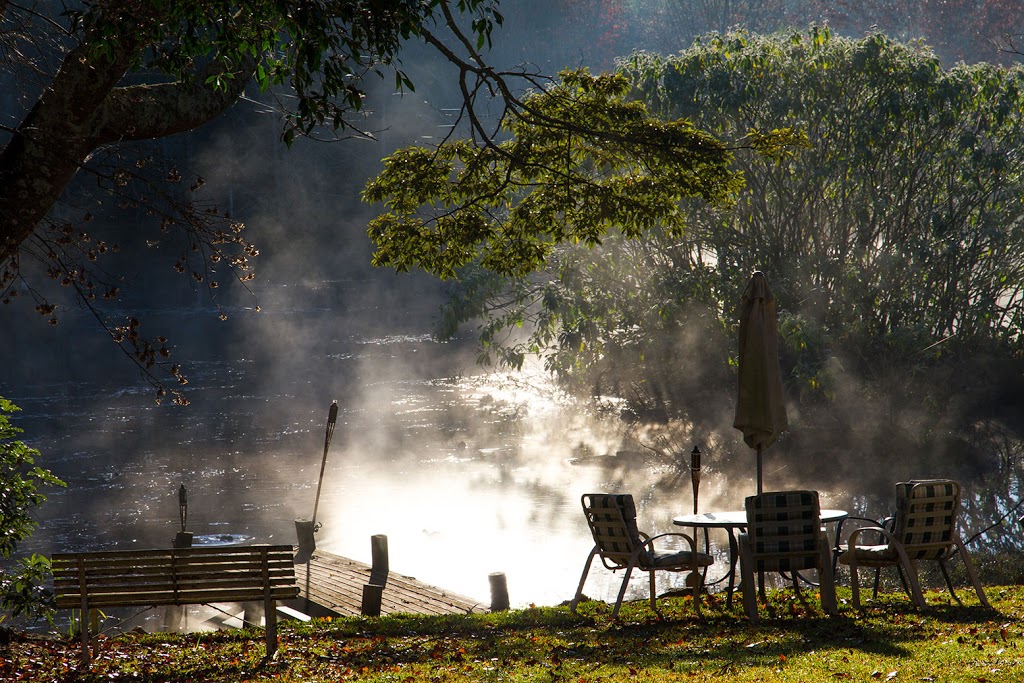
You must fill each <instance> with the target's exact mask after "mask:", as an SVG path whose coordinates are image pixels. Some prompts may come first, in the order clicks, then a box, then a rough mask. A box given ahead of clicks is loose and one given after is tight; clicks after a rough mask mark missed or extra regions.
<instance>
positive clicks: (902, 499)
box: [893, 479, 960, 560]
mask: <svg viewBox="0 0 1024 683" xmlns="http://www.w3.org/2000/svg"><path fill="white" fill-rule="evenodd" d="M959 514H960V484H959V483H958V482H956V481H953V480H952V479H924V480H913V481H903V482H900V483H898V484H896V520H895V525H894V527H893V536H894V537H895V538H896V540H897V541H899V542H900V543H902V544H903V547H904V548H905V549H906V551H907V556H908V557H910V559H912V560H937V559H943V558H945V557H946V556H948V555H949V553H950V552H952V550H953V541H954V538H955V535H956V525H957V517H958V515H959Z"/></svg>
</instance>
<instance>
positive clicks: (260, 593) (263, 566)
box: [52, 545, 299, 609]
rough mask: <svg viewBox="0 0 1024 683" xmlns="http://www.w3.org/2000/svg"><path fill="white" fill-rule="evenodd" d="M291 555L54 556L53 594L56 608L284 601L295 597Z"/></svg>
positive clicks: (231, 551)
mask: <svg viewBox="0 0 1024 683" xmlns="http://www.w3.org/2000/svg"><path fill="white" fill-rule="evenodd" d="M293 556H294V549H293V548H292V547H291V546H290V545H248V546H222V547H213V548H168V549H159V550H109V551H102V552H92V553H56V554H54V555H53V557H52V566H53V579H54V592H55V594H56V603H57V607H58V608H61V609H78V608H81V607H83V605H85V604H87V605H88V607H89V608H90V609H92V608H102V607H119V606H120V607H130V606H138V607H148V606H153V605H196V604H206V603H211V602H248V601H255V600H268V599H272V600H287V599H290V598H294V597H296V596H297V595H298V594H299V587H298V586H297V585H296V583H295V563H294V559H293ZM83 598H84V600H83Z"/></svg>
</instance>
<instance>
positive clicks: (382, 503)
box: [0, 276, 1016, 607]
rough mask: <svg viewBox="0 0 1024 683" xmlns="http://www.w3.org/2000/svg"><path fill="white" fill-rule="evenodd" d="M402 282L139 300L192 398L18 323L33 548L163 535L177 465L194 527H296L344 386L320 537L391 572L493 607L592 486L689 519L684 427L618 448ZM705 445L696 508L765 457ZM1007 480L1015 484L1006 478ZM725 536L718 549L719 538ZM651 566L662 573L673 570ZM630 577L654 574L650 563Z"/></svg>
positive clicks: (14, 339)
mask: <svg viewBox="0 0 1024 683" xmlns="http://www.w3.org/2000/svg"><path fill="white" fill-rule="evenodd" d="M392 277H393V276H392ZM422 289H423V288H422V287H420V286H419V285H417V281H416V280H413V281H412V286H411V290H413V291H422ZM408 291H410V285H409V281H402V282H400V283H399V284H397V285H396V284H395V282H394V281H392V280H391V279H390V278H388V277H377V278H376V279H371V280H362V279H355V280H351V281H346V280H311V281H307V282H288V283H282V284H277V285H267V286H266V287H265V288H263V290H262V291H260V292H259V300H260V305H261V308H262V312H259V313H257V312H255V310H254V309H253V308H251V307H246V306H238V307H235V308H231V309H229V310H228V311H227V312H228V313H229V320H228V322H220V321H219V320H217V315H216V311H215V310H214V309H212V308H208V307H207V308H204V307H202V306H199V305H195V304H192V305H189V304H183V305H181V306H169V307H166V308H161V309H153V310H149V311H146V312H144V313H143V319H144V320H145V324H146V325H147V326H150V327H151V328H152V329H154V330H162V329H167V330H170V331H171V332H170V333H168V336H171V337H172V341H180V345H179V346H178V347H177V348H176V350H175V357H176V360H180V361H182V362H183V363H184V366H185V370H186V373H187V374H188V376H189V378H190V385H189V393H188V397H189V399H190V400H191V402H192V403H191V405H189V406H188V407H185V408H181V407H174V406H171V405H162V406H157V405H155V403H154V400H153V388H152V387H150V386H149V385H147V384H145V383H144V382H142V381H140V379H139V376H138V373H137V371H136V370H135V369H134V367H133V366H132V365H131V364H130V363H129V362H128V361H127V360H124V359H122V358H120V357H119V356H117V355H116V353H112V352H111V350H110V349H109V348H108V346H110V344H109V342H106V341H105V340H103V339H102V335H98V334H96V332H95V331H94V330H90V328H89V327H88V320H87V319H86V318H84V317H82V318H80V319H75V318H74V317H73V316H72V317H71V319H70V320H66V321H64V323H62V324H65V325H67V326H70V327H72V329H74V330H79V331H84V332H82V336H81V341H78V342H76V343H73V344H72V343H68V339H69V338H75V339H77V338H78V337H76V336H75V335H71V336H70V337H69V336H68V333H67V330H66V329H65V330H64V332H63V334H56V333H53V332H50V331H49V330H47V329H44V330H43V331H44V333H45V334H41V333H40V326H39V324H38V322H37V321H35V320H33V321H31V323H28V324H26V325H25V326H24V327H21V326H18V327H15V328H12V331H11V333H10V335H9V342H10V343H9V344H8V346H7V347H6V349H7V350H6V353H7V354H9V357H7V358H4V359H0V360H2V361H3V362H4V363H6V364H7V367H8V371H7V377H6V378H5V380H4V382H3V383H0V394H2V395H5V396H6V397H8V398H10V399H11V400H13V401H14V402H15V403H16V404H18V405H19V406H20V407H21V408H22V413H20V414H17V415H16V416H15V424H16V425H17V426H20V427H21V428H23V429H24V430H25V433H24V435H23V437H24V440H25V441H27V442H28V443H29V444H31V445H32V446H34V447H36V448H38V449H39V450H40V451H41V452H42V454H43V456H42V458H41V460H40V464H42V465H43V466H45V467H48V468H50V469H52V470H53V471H54V472H55V473H56V474H57V475H58V476H60V477H61V478H63V479H64V480H65V481H66V482H67V484H68V487H67V489H65V490H60V491H57V492H55V493H53V494H52V495H51V497H50V500H49V501H48V502H47V503H46V505H45V506H44V507H43V508H42V514H41V518H40V520H39V521H40V527H39V529H38V531H37V533H36V534H35V535H34V536H33V538H32V539H30V541H29V542H28V543H26V544H24V546H23V550H26V551H34V552H40V553H44V554H49V553H51V552H54V551H58V550H60V551H68V550H99V549H114V548H141V547H161V546H169V545H170V544H171V542H172V540H173V538H174V535H175V533H176V532H177V531H179V530H180V522H179V510H178V489H179V487H180V486H181V485H184V486H185V487H186V489H187V492H188V504H189V505H188V519H187V525H186V530H187V531H190V532H192V533H193V534H194V535H195V537H196V540H197V542H204V541H205V542H218V541H220V540H222V539H232V540H242V541H247V542H255V543H292V544H294V543H296V542H297V538H296V533H295V526H294V521H295V520H296V519H299V518H307V519H308V518H309V517H311V516H312V512H313V506H314V503H315V494H316V487H317V479H318V475H319V470H320V465H321V461H322V457H323V451H324V440H325V425H326V422H327V415H328V410H329V407H330V404H331V401H333V400H337V401H338V403H339V408H340V411H339V417H338V421H337V426H336V428H335V431H334V434H333V438H332V440H331V444H330V448H329V450H328V455H327V461H326V469H325V475H324V481H323V490H322V494H321V498H320V503H319V511H318V518H317V519H318V522H321V523H322V528H321V529H320V531H319V532H318V533H317V534H316V541H317V545H318V547H319V548H321V549H323V550H326V551H330V552H334V553H337V554H340V555H343V556H346V557H351V558H353V559H356V560H359V561H362V562H367V563H369V562H370V537H371V536H373V535H375V534H384V535H386V536H387V537H388V545H389V550H390V566H391V569H392V571H395V572H398V573H401V574H406V575H411V576H415V577H416V578H418V579H420V580H422V581H425V582H427V583H430V584H433V585H437V586H440V587H442V588H445V589H448V590H451V591H453V592H457V593H460V594H463V595H466V596H469V597H471V598H475V599H477V600H479V601H480V602H481V603H482V604H483V605H485V606H486V605H489V604H490V595H489V590H490V587H489V581H488V575H489V574H490V573H493V572H504V573H505V574H506V577H507V580H508V588H509V594H510V600H511V603H512V606H513V607H523V606H527V605H529V604H531V603H534V604H539V605H553V604H558V603H560V602H562V601H565V600H568V599H570V598H571V597H572V595H573V592H574V591H575V588H576V584H577V582H578V580H579V574H580V571H581V570H582V566H583V562H584V560H585V558H586V556H587V553H588V552H589V550H590V548H591V546H592V541H591V540H590V536H589V531H588V530H587V527H586V524H585V522H584V520H583V515H582V513H581V509H580V503H579V499H580V496H581V495H582V494H584V493H588V492H594V491H614V492H631V493H633V494H634V496H635V497H636V499H637V503H638V509H639V521H640V527H641V529H642V530H645V531H647V532H648V533H650V534H652V535H653V534H655V533H662V532H669V531H677V530H679V529H678V528H676V527H673V525H672V518H673V517H674V516H676V515H679V514H685V513H689V512H691V511H692V504H693V502H692V501H693V499H692V491H691V484H690V476H689V469H688V452H689V450H690V446H691V444H684V445H682V446H684V447H683V448H680V452H681V453H682V454H683V457H684V458H685V459H686V462H685V463H678V462H665V461H659V460H656V459H651V458H645V457H644V456H643V454H642V453H640V454H638V453H637V452H633V451H623V450H621V449H622V424H621V423H620V422H619V420H618V418H617V415H616V414H614V413H613V414H612V415H611V416H610V417H609V418H608V419H606V420H604V421H597V420H595V419H593V417H588V416H586V415H585V414H584V411H582V410H581V409H580V408H581V407H580V406H578V405H576V404H575V403H574V402H573V401H572V400H570V399H569V398H567V397H565V396H563V395H562V394H560V393H559V392H558V391H557V390H556V389H555V388H554V387H553V386H552V384H551V383H550V380H549V379H548V378H547V377H546V376H545V375H544V374H543V373H542V372H539V371H532V372H524V373H520V374H502V373H490V372H484V371H482V370H481V369H480V368H479V367H477V366H476V364H475V350H474V348H473V344H472V340H470V339H464V340H462V341H461V342H455V343H448V344H441V343H438V342H436V341H434V340H433V339H432V337H431V335H430V316H431V315H432V313H433V308H432V305H425V304H424V302H423V301H420V300H417V301H414V300H413V299H412V297H411V296H410V295H408V294H407V293H406V294H403V292H408ZM43 327H44V328H45V326H43ZM19 354H20V355H19ZM99 359H105V360H99ZM730 417H731V416H725V419H728V418H730ZM735 438H736V440H737V441H738V442H740V441H741V440H740V436H739V433H738V432H736V434H735ZM701 445H702V449H703V450H704V451H705V460H704V462H705V465H706V469H705V471H704V475H703V478H702V481H701V486H700V502H701V511H706V510H713V509H719V510H721V509H737V508H741V507H742V504H743V497H744V496H746V495H750V494H752V493H753V492H754V482H753V476H754V459H753V456H751V457H750V459H749V461H748V460H747V459H746V458H741V461H742V462H740V463H739V465H740V467H741V468H745V469H741V471H740V472H737V471H736V469H735V467H734V468H733V469H732V470H731V473H730V474H728V475H727V474H726V472H727V471H729V470H727V469H726V468H725V467H724V465H723V464H721V463H719V462H717V461H716V459H717V456H718V454H717V453H716V452H715V450H714V448H708V446H707V445H705V444H701ZM780 450H781V449H780ZM768 455H771V456H772V458H771V459H768V460H767V463H768V464H766V469H765V477H766V486H767V487H771V486H773V485H775V486H776V487H778V483H779V482H781V481H786V482H787V483H789V482H792V481H793V479H792V478H789V479H787V480H784V479H783V476H787V477H788V475H789V474H792V472H793V469H798V468H797V467H794V468H791V469H790V470H789V472H788V473H787V472H785V471H783V470H785V468H786V467H787V466H788V465H787V464H786V463H787V462H789V463H790V464H792V462H793V461H792V459H789V460H788V461H787V460H786V459H785V458H783V457H782V456H781V453H780V454H779V455H775V454H772V453H771V451H769V454H768ZM902 466H903V467H904V468H912V467H915V466H916V465H913V464H905V463H904V464H902ZM826 469H827V470H828V469H830V468H828V467H826ZM918 471H921V470H918ZM894 472H895V470H894V469H891V470H890V471H888V472H887V475H891V476H896V475H895V474H893V473H894ZM891 476H886V477H884V478H885V479H886V482H887V483H886V486H885V491H883V493H882V496H881V498H882V499H888V497H889V496H890V493H889V492H890V491H891V488H890V487H891V484H890V483H888V482H889V481H891ZM797 483H800V482H797ZM846 483H847V484H849V482H846ZM815 485H816V483H815ZM1002 485H1003V486H1006V487H1007V488H1006V490H1007V493H1012V492H1013V491H1015V490H1016V489H1015V487H1016V483H1015V480H1014V481H1011V482H1004V483H1003V484H1002ZM806 486H808V484H804V487H806ZM816 487H817V488H820V489H821V491H822V505H823V507H833V508H841V509H848V510H850V511H851V512H854V513H856V514H865V513H866V512H867V511H877V510H879V509H881V510H882V512H883V513H886V512H887V511H886V510H885V509H884V508H880V505H881V503H880V502H879V499H878V498H871V497H870V496H866V495H863V492H860V493H858V495H853V494H851V493H850V492H849V491H845V490H842V489H841V488H840V487H839V486H837V485H834V482H833V485H832V486H829V485H828V484H827V483H826V484H825V485H821V486H817V485H816ZM971 498H974V499H975V500H976V501H977V503H976V506H977V509H978V510H980V511H981V513H982V514H981V521H976V522H975V523H973V524H971V525H969V526H968V527H967V529H968V531H969V530H970V529H976V528H980V525H981V524H982V522H987V521H990V520H991V519H992V518H993V517H994V516H995V512H999V511H1002V510H1003V509H1004V508H1005V505H1006V504H1007V501H1009V500H1012V498H1009V497H1006V494H1003V495H1001V496H990V495H988V494H987V493H985V492H983V491H977V492H975V493H973V494H972V496H971ZM992 501H996V502H995V503H993V502H992ZM999 501H1002V502H999ZM966 504H967V507H968V509H969V510H970V508H971V507H972V505H973V504H974V503H972V500H970V499H968V500H967V501H966ZM993 504H994V505H995V506H996V507H993ZM876 514H877V512H876ZM967 535H968V533H965V536H967ZM714 540H715V541H716V544H715V547H714V550H715V552H717V553H718V554H719V556H720V557H721V559H723V560H724V559H725V548H727V544H726V542H725V541H726V539H725V538H724V536H723V538H721V539H714ZM719 566H721V565H719ZM714 573H715V570H712V574H714ZM590 577H591V578H590V579H588V583H587V587H586V591H585V592H586V593H587V594H588V595H589V596H591V597H595V598H601V599H605V600H614V597H615V592H616V590H617V588H618V583H619V581H621V575H613V574H611V573H610V572H608V571H606V570H604V569H603V568H600V567H596V568H595V569H594V570H592V572H591V575H590ZM658 578H659V581H661V584H660V585H659V591H662V590H665V589H668V588H671V587H673V586H676V585H680V584H681V583H682V579H683V577H679V576H674V575H671V574H669V573H666V572H662V573H660V574H659V577H658ZM712 578H713V577H712ZM630 594H632V595H634V596H644V595H646V584H645V577H643V576H637V577H635V578H634V580H633V581H632V582H631V589H630Z"/></svg>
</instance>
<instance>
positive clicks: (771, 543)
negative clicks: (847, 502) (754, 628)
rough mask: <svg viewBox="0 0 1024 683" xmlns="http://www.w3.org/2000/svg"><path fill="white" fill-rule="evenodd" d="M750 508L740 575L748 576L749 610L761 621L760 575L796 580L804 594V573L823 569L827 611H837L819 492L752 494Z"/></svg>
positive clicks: (823, 597)
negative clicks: (757, 581)
mask: <svg viewBox="0 0 1024 683" xmlns="http://www.w3.org/2000/svg"><path fill="white" fill-rule="evenodd" d="M744 507H745V509H746V512H747V530H746V531H745V532H744V533H742V534H740V539H739V546H740V572H741V575H742V577H743V609H744V611H746V613H747V616H748V617H749V618H750V620H751V621H757V618H758V617H757V591H756V590H755V586H756V584H755V583H754V575H755V574H758V575H761V574H763V573H764V572H779V573H780V574H783V575H784V576H787V578H792V581H793V587H794V589H795V590H796V591H797V592H798V593H799V590H800V586H799V583H798V582H797V578H798V576H797V574H798V572H801V571H805V570H808V569H816V570H817V571H818V583H819V587H820V590H821V607H822V609H823V610H825V612H826V613H828V614H830V615H832V614H835V613H836V587H835V581H834V579H833V576H832V553H831V550H830V547H829V542H828V536H827V534H826V533H825V530H824V528H822V526H821V506H820V505H819V503H818V492H817V491H774V492H770V493H761V494H758V495H756V496H749V497H748V498H747V499H746V500H745V502H744Z"/></svg>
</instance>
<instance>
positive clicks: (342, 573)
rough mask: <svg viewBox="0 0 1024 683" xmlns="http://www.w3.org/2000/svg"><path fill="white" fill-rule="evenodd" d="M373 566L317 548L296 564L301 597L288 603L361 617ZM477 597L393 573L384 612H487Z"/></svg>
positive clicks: (328, 613)
mask: <svg viewBox="0 0 1024 683" xmlns="http://www.w3.org/2000/svg"><path fill="white" fill-rule="evenodd" d="M370 572H371V567H370V566H369V565H367V564H364V563H362V562H358V561H356V560H352V559H349V558H347V557H342V556H340V555H334V554H333V553H328V552H324V551H322V550H319V549H317V550H315V551H314V552H313V554H312V556H310V558H309V562H307V563H304V564H296V565H295V582H296V583H297V584H298V585H299V597H297V598H295V599H294V600H291V601H288V602H287V603H286V604H287V605H288V606H289V607H292V608H293V609H297V610H300V611H302V612H304V613H306V614H309V615H311V616H318V617H322V616H358V615H359V614H360V613H361V608H362V598H363V586H364V585H366V584H367V583H370ZM487 611H488V607H487V606H486V605H484V604H483V603H481V602H480V601H478V600H474V599H473V598H469V597H466V596H464V595H459V594H457V593H453V592H451V591H449V590H445V589H443V588H438V587H436V586H431V585H428V584H425V583H423V582H422V581H418V580H417V579H415V578H414V577H411V576H405V575H403V574H399V573H397V572H390V573H389V574H388V577H387V583H386V584H385V586H384V592H383V594H382V596H381V615H382V616H386V615H388V614H395V613H410V614H438V615H440V614H472V613H482V612H487Z"/></svg>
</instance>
